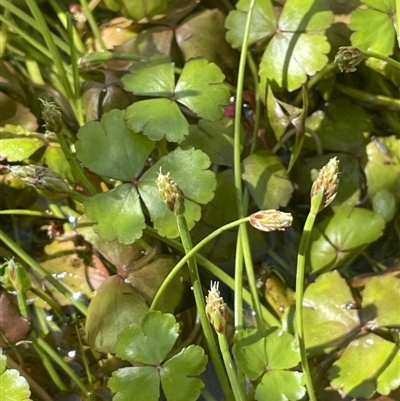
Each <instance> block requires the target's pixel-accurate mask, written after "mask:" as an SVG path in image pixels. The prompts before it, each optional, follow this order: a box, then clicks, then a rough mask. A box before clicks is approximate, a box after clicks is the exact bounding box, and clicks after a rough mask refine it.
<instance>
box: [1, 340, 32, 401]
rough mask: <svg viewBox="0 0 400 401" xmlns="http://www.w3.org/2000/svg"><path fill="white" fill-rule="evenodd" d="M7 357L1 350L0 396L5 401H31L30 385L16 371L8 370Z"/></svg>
mask: <svg viewBox="0 0 400 401" xmlns="http://www.w3.org/2000/svg"><path fill="white" fill-rule="evenodd" d="M6 365H7V357H6V356H5V355H4V354H3V350H2V349H1V348H0V395H1V398H2V399H3V400H4V401H31V399H30V395H31V392H30V390H29V384H28V382H27V381H26V379H25V377H23V376H21V375H20V373H19V372H18V370H16V369H6V367H7V366H6Z"/></svg>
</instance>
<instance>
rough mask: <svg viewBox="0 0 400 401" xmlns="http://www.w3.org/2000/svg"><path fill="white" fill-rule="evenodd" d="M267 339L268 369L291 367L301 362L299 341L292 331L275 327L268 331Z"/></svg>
mask: <svg viewBox="0 0 400 401" xmlns="http://www.w3.org/2000/svg"><path fill="white" fill-rule="evenodd" d="M266 339H267V341H266V345H265V349H266V351H267V358H268V370H271V369H290V368H293V367H295V366H296V365H297V364H298V363H299V362H300V352H299V348H298V345H297V342H296V340H295V338H294V337H293V336H292V335H291V334H290V333H288V332H286V331H284V330H282V329H278V328H275V327H274V328H272V329H270V330H268V331H267V334H266Z"/></svg>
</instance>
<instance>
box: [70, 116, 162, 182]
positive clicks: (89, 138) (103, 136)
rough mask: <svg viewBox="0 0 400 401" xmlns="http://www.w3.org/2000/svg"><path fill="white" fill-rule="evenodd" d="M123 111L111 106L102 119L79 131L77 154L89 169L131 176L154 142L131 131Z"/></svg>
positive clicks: (113, 176)
mask: <svg viewBox="0 0 400 401" xmlns="http://www.w3.org/2000/svg"><path fill="white" fill-rule="evenodd" d="M124 116H125V111H122V110H112V111H111V112H109V113H105V114H103V116H102V118H101V121H100V122H98V121H91V122H89V123H87V124H86V125H84V126H83V127H82V128H80V129H79V131H78V139H79V140H78V141H77V143H76V156H77V158H78V159H79V160H80V161H81V162H82V163H83V164H84V165H85V166H86V167H87V168H88V169H89V170H91V171H93V172H95V173H97V174H99V175H105V176H107V177H112V178H116V179H119V180H124V181H131V180H134V179H135V178H136V177H137V175H138V174H139V173H140V172H141V171H142V169H143V167H144V164H145V162H146V160H147V158H148V156H149V154H150V153H151V151H152V150H153V149H154V145H155V144H154V142H152V141H150V140H149V139H148V138H146V137H145V136H143V134H140V133H135V132H133V131H131V130H130V129H129V128H128V126H127V124H126V122H125V119H124Z"/></svg>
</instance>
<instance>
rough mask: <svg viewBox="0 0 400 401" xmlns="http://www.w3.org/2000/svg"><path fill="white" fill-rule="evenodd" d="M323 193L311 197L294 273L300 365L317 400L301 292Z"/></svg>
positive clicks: (308, 389)
mask: <svg viewBox="0 0 400 401" xmlns="http://www.w3.org/2000/svg"><path fill="white" fill-rule="evenodd" d="M323 198H324V193H323V191H321V192H319V193H318V194H317V195H316V196H314V197H313V198H312V199H311V209H310V213H309V214H308V216H307V219H306V222H305V225H304V230H303V234H302V236H301V240H300V246H299V253H298V256H297V273H296V318H295V320H296V336H297V341H298V343H299V348H300V355H301V365H302V368H303V373H304V377H305V381H306V387H307V392H308V396H309V397H310V401H317V399H316V397H315V392H314V386H313V382H312V377H311V373H310V368H309V365H308V359H307V350H306V345H305V341H304V319H303V294H304V276H305V266H306V252H307V249H308V245H309V243H310V237H311V232H312V229H313V227H314V222H315V218H316V217H317V214H318V211H319V210H320V208H321V205H322V203H323Z"/></svg>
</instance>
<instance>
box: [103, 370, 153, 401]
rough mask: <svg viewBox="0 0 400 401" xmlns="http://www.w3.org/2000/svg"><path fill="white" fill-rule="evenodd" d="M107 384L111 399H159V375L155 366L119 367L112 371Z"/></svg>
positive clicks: (136, 400) (144, 400)
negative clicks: (111, 393)
mask: <svg viewBox="0 0 400 401" xmlns="http://www.w3.org/2000/svg"><path fill="white" fill-rule="evenodd" d="M108 386H109V387H110V389H111V391H112V392H113V393H116V395H115V396H114V397H113V401H132V398H133V397H134V398H135V401H159V399H160V375H159V373H158V369H157V367H155V366H140V367H128V368H120V369H118V370H116V371H115V372H113V374H112V377H111V379H110V380H109V381H108Z"/></svg>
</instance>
